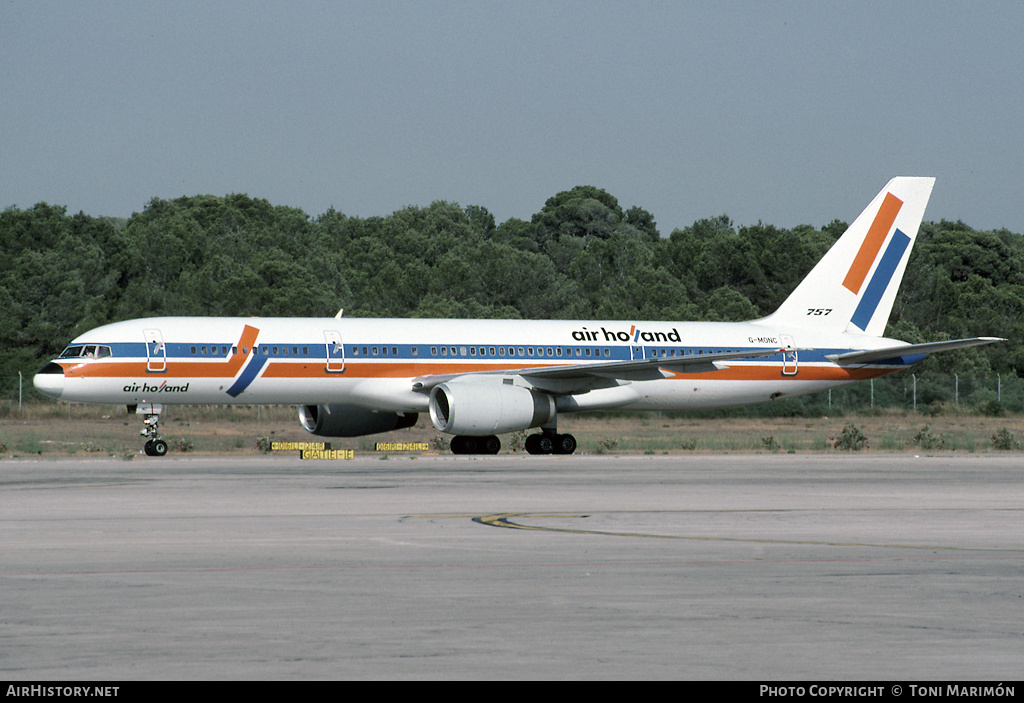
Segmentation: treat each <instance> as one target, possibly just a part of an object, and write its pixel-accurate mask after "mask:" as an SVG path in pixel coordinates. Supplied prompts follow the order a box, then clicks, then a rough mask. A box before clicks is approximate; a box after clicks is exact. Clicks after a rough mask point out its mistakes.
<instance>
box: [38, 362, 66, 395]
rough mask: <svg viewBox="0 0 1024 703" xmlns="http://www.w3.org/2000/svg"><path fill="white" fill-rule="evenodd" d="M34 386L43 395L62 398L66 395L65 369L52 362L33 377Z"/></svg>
mask: <svg viewBox="0 0 1024 703" xmlns="http://www.w3.org/2000/svg"><path fill="white" fill-rule="evenodd" d="M32 385H33V386H35V387H36V390H38V391H39V392H40V393H42V394H43V395H48V396H50V397H51V398H60V397H61V395H62V394H63V393H64V369H63V368H61V366H60V364H55V363H53V362H52V361H51V362H50V363H49V364H47V365H46V366H44V367H43V368H41V369H39V372H38V373H36V375H35V376H33V377H32Z"/></svg>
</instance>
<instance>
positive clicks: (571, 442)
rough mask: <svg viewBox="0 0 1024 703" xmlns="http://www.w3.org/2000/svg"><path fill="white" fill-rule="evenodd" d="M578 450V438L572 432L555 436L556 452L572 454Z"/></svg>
mask: <svg viewBox="0 0 1024 703" xmlns="http://www.w3.org/2000/svg"><path fill="white" fill-rule="evenodd" d="M575 451H576V438H575V437H573V436H572V435H571V434H560V435H557V436H555V454H572V453H573V452H575Z"/></svg>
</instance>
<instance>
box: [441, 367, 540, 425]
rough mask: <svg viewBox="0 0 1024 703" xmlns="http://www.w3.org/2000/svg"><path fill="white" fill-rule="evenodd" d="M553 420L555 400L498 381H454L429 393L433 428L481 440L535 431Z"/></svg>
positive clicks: (486, 379)
mask: <svg viewBox="0 0 1024 703" xmlns="http://www.w3.org/2000/svg"><path fill="white" fill-rule="evenodd" d="M554 418H555V399H554V398H552V397H551V396H550V395H547V394H545V393H541V392H539V391H535V390H533V389H530V388H524V387H522V386H514V385H511V384H508V383H505V381H504V379H501V378H494V377H491V378H482V377H478V378H474V379H472V380H470V379H455V380H452V381H448V382H447V383H442V384H440V385H438V386H435V387H434V388H433V389H431V391H430V419H431V421H432V422H433V423H434V427H436V428H437V429H439V430H441V431H442V432H447V433H449V434H456V435H473V436H477V437H483V436H486V435H492V434H501V433H503V432H515V431H516V430H525V429H528V428H530V427H539V426H541V425H544V424H546V423H548V422H550V421H551V420H553V419H554Z"/></svg>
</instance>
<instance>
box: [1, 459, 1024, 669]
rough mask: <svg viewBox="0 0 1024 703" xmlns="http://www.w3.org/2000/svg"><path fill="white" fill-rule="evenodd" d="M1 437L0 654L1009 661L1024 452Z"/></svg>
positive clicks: (214, 662) (184, 661)
mask: <svg viewBox="0 0 1024 703" xmlns="http://www.w3.org/2000/svg"><path fill="white" fill-rule="evenodd" d="M295 454H296V453H295V452H288V453H281V454H274V455H269V456H250V457H240V458H208V457H188V456H187V455H185V456H177V455H176V456H169V457H165V458H147V457H139V458H137V459H135V460H132V461H125V460H123V459H121V458H101V459H97V458H70V459H57V460H52V459H38V460H37V459H10V458H8V459H4V460H2V461H0V554H2V559H0V589H2V591H0V593H2V597H0V678H4V679H7V680H9V681H33V680H49V681H62V680H106V681H110V680H122V681H127V680H152V679H159V680H224V679H227V680H255V679H274V680H296V679H301V680H310V679H378V680H398V679H704V680H706V679H712V680H770V681H793V680H813V681H825V680H833V681H834V680H851V679H857V680H875V681H878V680H884V681H910V682H915V683H919V682H921V681H925V680H943V681H965V680H970V681H976V680H992V681H996V682H1000V681H1003V682H1009V681H1014V680H1017V679H1019V678H1020V672H1021V662H1022V661H1024V513H1022V510H1024V458H1022V456H1021V455H1020V454H1019V453H1015V454H1009V453H1007V454H981V455H966V454H950V453H945V454H941V455H936V456H913V455H903V454H899V455H884V454H875V453H872V454H864V455H859V454H850V455H839V454H816V455H789V454H755V455H706V456H702V455H692V456H691V455H687V456H678V455H676V456H615V455H603V456H584V455H574V456H564V457H551V456H548V457H534V456H506V455H500V456H493V457H491V456H486V457H479V456H478V457H473V456H467V457H454V456H415V455H406V454H396V453H390V454H387V455H378V454H359V453H357V455H356V457H355V458H354V459H352V460H332V461H312V460H307V461H303V460H300V459H299V458H298V457H297V456H295Z"/></svg>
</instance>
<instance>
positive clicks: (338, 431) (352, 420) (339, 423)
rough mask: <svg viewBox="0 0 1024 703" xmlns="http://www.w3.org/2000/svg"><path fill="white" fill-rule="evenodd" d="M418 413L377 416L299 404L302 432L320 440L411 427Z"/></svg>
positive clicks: (350, 407)
mask: <svg viewBox="0 0 1024 703" xmlns="http://www.w3.org/2000/svg"><path fill="white" fill-rule="evenodd" d="M418 418H419V415H418V414H417V413H405V414H399V413H380V412H374V411H373V410H367V409H366V408H357V407H356V406H354V405H334V404H331V405H300V406H299V422H301V423H302V427H303V429H305V430H306V432H310V433H312V434H315V435H319V436H321V437H362V436H363V435H367V434H377V433H379V432H390V431H391V430H401V429H405V428H406V427H412V426H413V425H415V424H416V420H417V419H418Z"/></svg>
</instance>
